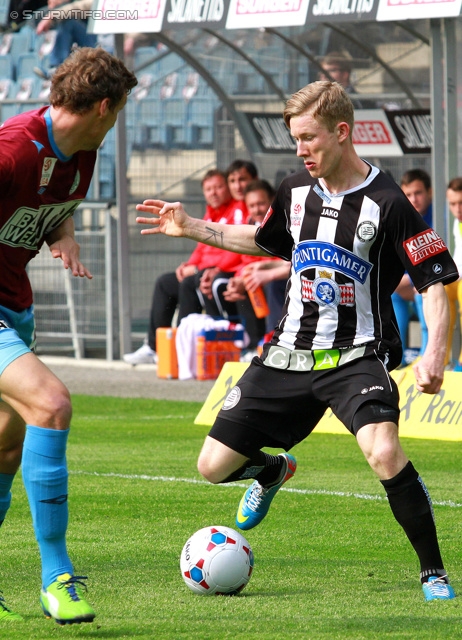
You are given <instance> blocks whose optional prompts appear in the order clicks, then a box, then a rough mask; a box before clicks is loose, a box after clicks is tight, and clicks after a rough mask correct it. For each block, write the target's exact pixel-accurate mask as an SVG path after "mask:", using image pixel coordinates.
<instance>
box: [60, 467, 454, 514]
mask: <svg viewBox="0 0 462 640" xmlns="http://www.w3.org/2000/svg"><path fill="white" fill-rule="evenodd" d="M69 474H70V475H82V476H97V477H99V478H121V479H123V480H149V481H150V482H186V483H187V484H202V485H208V486H210V487H212V486H213V487H221V488H226V487H240V488H242V489H247V488H248V485H247V484H242V483H240V482H228V483H226V484H217V485H212V484H211V483H210V482H207V480H197V479H196V478H175V477H174V476H146V475H137V474H127V473H98V471H69ZM279 491H287V492H288V493H300V494H302V495H306V496H335V497H339V498H357V499H358V500H376V501H379V502H381V501H386V500H387V498H386V496H377V495H371V494H369V493H352V492H350V491H328V490H327V489H295V488H292V487H281V489H279ZM432 504H433V505H437V506H439V507H451V508H453V509H460V508H461V507H462V504H461V503H460V502H453V501H452V500H432Z"/></svg>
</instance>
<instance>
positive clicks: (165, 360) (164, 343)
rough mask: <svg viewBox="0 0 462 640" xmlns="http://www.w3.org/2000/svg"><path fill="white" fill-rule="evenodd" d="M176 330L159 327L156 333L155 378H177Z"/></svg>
mask: <svg viewBox="0 0 462 640" xmlns="http://www.w3.org/2000/svg"><path fill="white" fill-rule="evenodd" d="M175 335H176V328H174V327H160V328H159V329H157V331H156V352H157V377H158V378H166V379H167V380H171V379H172V378H178V359H177V357H176V346H175Z"/></svg>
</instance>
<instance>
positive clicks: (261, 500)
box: [236, 453, 297, 530]
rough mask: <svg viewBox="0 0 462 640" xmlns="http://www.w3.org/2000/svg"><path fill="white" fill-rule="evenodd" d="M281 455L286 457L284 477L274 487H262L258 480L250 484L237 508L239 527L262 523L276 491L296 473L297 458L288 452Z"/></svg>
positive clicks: (250, 527) (245, 528)
mask: <svg viewBox="0 0 462 640" xmlns="http://www.w3.org/2000/svg"><path fill="white" fill-rule="evenodd" d="M279 455H280V456H281V458H284V464H285V468H283V470H282V479H281V480H279V482H278V483H277V484H275V485H273V486H272V487H262V485H261V484H260V483H259V482H258V481H257V480H255V482H253V483H252V484H251V485H250V487H249V488H248V489H247V491H246V492H245V493H244V495H243V496H242V500H241V501H240V503H239V507H238V509H237V514H236V525H237V526H238V527H239V529H244V530H248V529H253V528H254V527H256V526H257V524H260V522H261V521H262V520H263V518H264V517H265V516H266V514H267V513H268V510H269V508H270V504H271V501H272V499H273V498H274V496H275V495H276V493H277V492H278V491H279V489H280V488H281V487H282V485H283V484H284V483H285V482H287V480H290V478H291V477H292V476H293V475H294V473H295V469H296V468H297V461H296V460H295V458H294V457H293V456H291V455H289V454H288V453H280V454H279Z"/></svg>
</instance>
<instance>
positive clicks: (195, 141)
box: [186, 97, 215, 149]
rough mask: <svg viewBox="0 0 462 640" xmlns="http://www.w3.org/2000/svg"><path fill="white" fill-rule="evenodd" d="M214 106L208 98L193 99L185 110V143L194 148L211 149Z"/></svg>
mask: <svg viewBox="0 0 462 640" xmlns="http://www.w3.org/2000/svg"><path fill="white" fill-rule="evenodd" d="M214 111H215V104H214V102H213V101H211V100H209V99H208V98H201V97H195V98H193V99H192V100H191V102H190V103H189V104H188V106H187V110H186V123H187V124H186V143H187V146H188V147H190V148H192V149H194V148H211V147H212V146H213V139H214V135H213V134H214Z"/></svg>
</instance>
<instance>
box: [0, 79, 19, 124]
mask: <svg viewBox="0 0 462 640" xmlns="http://www.w3.org/2000/svg"><path fill="white" fill-rule="evenodd" d="M16 91H17V87H16V83H15V81H14V80H11V79H10V78H3V79H1V80H0V122H5V120H7V119H8V118H11V116H15V115H16V114H17V113H18V105H17V103H16V102H5V101H6V100H14V98H15V96H16Z"/></svg>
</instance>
